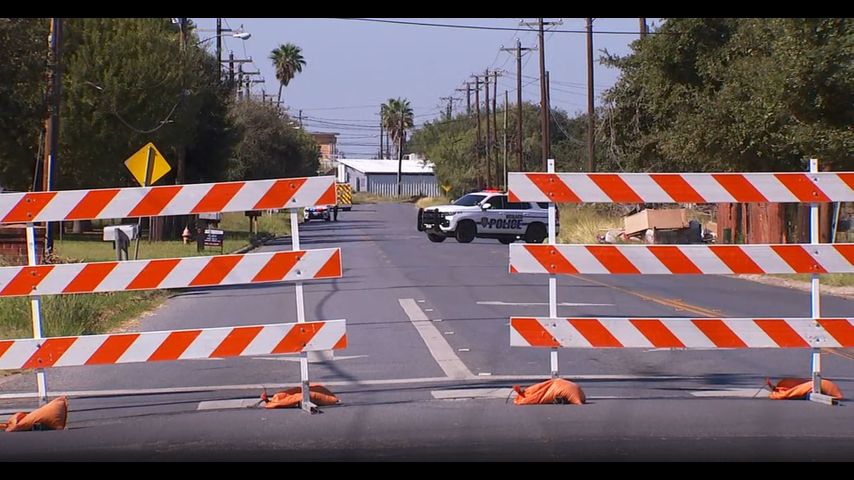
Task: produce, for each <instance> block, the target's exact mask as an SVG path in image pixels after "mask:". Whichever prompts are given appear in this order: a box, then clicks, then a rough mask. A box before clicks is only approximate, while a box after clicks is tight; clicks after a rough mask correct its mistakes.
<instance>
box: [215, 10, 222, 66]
mask: <svg viewBox="0 0 854 480" xmlns="http://www.w3.org/2000/svg"><path fill="white" fill-rule="evenodd" d="M216 62H217V63H216V64H217V68H219V69H221V68H222V19H221V18H217V19H216ZM220 72H222V70H220ZM219 78H222V74H221V73H220V76H219Z"/></svg>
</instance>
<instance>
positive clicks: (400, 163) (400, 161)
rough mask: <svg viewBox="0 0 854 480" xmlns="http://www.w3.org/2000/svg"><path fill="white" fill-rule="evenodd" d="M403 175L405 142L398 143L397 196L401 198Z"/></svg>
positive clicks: (399, 141)
mask: <svg viewBox="0 0 854 480" xmlns="http://www.w3.org/2000/svg"><path fill="white" fill-rule="evenodd" d="M402 173H403V140H398V141H397V196H398V197H399V196H400V188H401V184H400V182H401V177H402Z"/></svg>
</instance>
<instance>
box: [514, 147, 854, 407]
mask: <svg viewBox="0 0 854 480" xmlns="http://www.w3.org/2000/svg"><path fill="white" fill-rule="evenodd" d="M817 170H818V161H817V160H815V159H813V160H811V163H810V172H809V173H685V174H680V173H661V174H655V173H619V174H617V173H554V160H549V171H548V172H546V173H534V172H527V173H523V172H515V173H510V174H509V176H508V177H509V180H508V197H509V199H510V201H517V202H518V201H522V202H549V244H544V245H530V244H511V245H510V262H509V263H510V265H509V269H510V273H513V274H516V273H541V274H548V275H549V316H548V317H513V318H511V321H510V327H511V328H510V339H511V346H517V347H542V348H550V349H551V372H552V376H554V377H556V376H557V374H558V363H557V348H560V347H563V348H666V347H669V348H811V349H813V365H812V371H813V382H814V383H813V385H818V384H819V382H820V381H821V377H820V374H821V356H820V355H821V353H820V350H819V349H820V348H850V347H852V346H854V318H822V317H821V312H820V304H819V274H823V273H852V272H854V244H823V245H820V244H818V203H820V202H850V201H854V172H822V173H818V171H817ZM561 202H565V203H591V202H592V203H596V202H598V203H713V202H809V203H811V209H810V215H811V235H810V236H811V243H810V244H805V245H798V244H794V245H793V244H788V245H559V244H557V243H556V241H555V237H554V231H555V214H554V208H555V203H561ZM748 273H751V274H788V273H809V274H812V315H811V317H810V318H666V319H664V318H661V319H659V318H618V317H606V318H586V317H585V318H559V317H558V316H557V287H556V278H557V275H575V274H621V275H647V274H673V275H706V274H718V275H732V274H748ZM815 391H820V390H815ZM810 398H811V399H812V400H815V401H820V402H823V403H832V400H831V398H830V397H828V396H826V395H822V394H820V393H813V394H812V395H811V397H810Z"/></svg>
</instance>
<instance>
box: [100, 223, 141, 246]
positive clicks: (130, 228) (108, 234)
mask: <svg viewBox="0 0 854 480" xmlns="http://www.w3.org/2000/svg"><path fill="white" fill-rule="evenodd" d="M116 230H121V231H122V232H124V234H125V235H127V237H128V240H134V239H136V237H138V236H139V226H138V225H113V226H110V227H104V241H105V242H115V241H116Z"/></svg>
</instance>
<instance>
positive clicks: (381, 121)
mask: <svg viewBox="0 0 854 480" xmlns="http://www.w3.org/2000/svg"><path fill="white" fill-rule="evenodd" d="M378 158H379V159H380V160H382V159H383V158H385V155H383V109H382V107H380V155H379V157H378Z"/></svg>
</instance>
